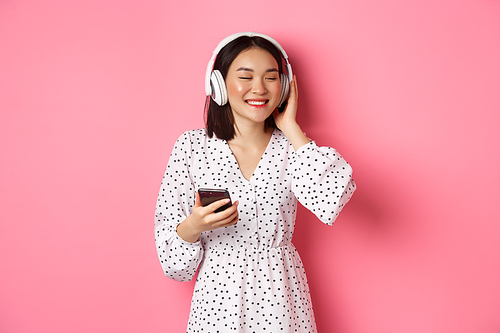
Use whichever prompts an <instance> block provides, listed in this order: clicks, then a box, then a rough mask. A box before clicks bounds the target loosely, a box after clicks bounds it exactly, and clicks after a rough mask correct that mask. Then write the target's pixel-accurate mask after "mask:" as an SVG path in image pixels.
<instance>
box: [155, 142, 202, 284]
mask: <svg viewBox="0 0 500 333" xmlns="http://www.w3.org/2000/svg"><path fill="white" fill-rule="evenodd" d="M191 152H192V149H191V141H190V135H189V133H188V132H186V133H184V134H183V135H181V136H180V137H179V139H178V140H177V141H176V143H175V146H174V148H173V150H172V153H171V155H170V159H169V161H168V165H167V168H166V171H165V175H164V176H163V180H162V183H161V187H160V193H159V194H158V200H157V202H156V210H155V243H156V251H157V253H158V258H159V259H160V263H161V266H162V269H163V272H164V273H165V275H166V276H167V277H170V278H172V279H174V280H176V281H190V280H191V279H192V278H193V276H194V275H195V273H196V270H197V268H198V265H199V263H200V261H201V259H202V257H203V247H202V245H201V242H200V241H198V242H196V243H188V242H186V241H184V240H183V239H182V238H180V237H179V235H178V234H177V225H179V223H181V222H182V221H184V219H186V217H188V216H189V215H190V214H191V211H192V209H193V205H194V202H195V197H194V195H195V190H194V185H193V181H192V176H191V173H190V165H191V160H192V155H191Z"/></svg>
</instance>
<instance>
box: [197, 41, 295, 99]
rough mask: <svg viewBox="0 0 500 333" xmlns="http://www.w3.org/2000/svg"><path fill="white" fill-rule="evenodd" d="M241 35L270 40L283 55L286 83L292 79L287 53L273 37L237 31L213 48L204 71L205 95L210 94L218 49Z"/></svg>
mask: <svg viewBox="0 0 500 333" xmlns="http://www.w3.org/2000/svg"><path fill="white" fill-rule="evenodd" d="M242 36H248V37H261V38H264V39H266V40H268V41H269V42H271V43H272V44H273V45H274V46H276V48H277V49H278V50H279V51H280V52H281V55H282V56H283V59H285V62H286V72H287V73H286V77H287V79H288V84H289V83H290V82H291V81H292V78H293V74H292V66H290V63H289V62H288V55H287V54H286V52H285V50H284V49H283V48H282V47H281V45H280V44H279V43H278V42H277V41H276V40H275V39H274V38H271V37H269V36H267V35H264V34H260V33H257V32H238V33H235V34H232V35H230V36H228V37H226V38H224V39H223V40H222V41H221V42H220V43H219V45H217V47H216V48H215V50H214V51H213V53H212V58H211V59H210V61H209V62H208V66H207V70H206V72H205V93H206V95H207V96H210V95H212V86H211V84H210V80H211V76H212V70H213V68H214V62H215V58H216V57H217V55H218V54H219V52H220V50H221V49H222V48H223V47H224V46H226V45H227V44H229V43H231V42H232V41H233V40H235V39H237V38H239V37H242Z"/></svg>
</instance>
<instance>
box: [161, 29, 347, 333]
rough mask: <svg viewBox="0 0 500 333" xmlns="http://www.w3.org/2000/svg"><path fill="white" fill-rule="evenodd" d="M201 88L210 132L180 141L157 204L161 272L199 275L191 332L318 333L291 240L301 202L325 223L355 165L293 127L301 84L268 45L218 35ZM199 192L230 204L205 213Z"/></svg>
mask: <svg viewBox="0 0 500 333" xmlns="http://www.w3.org/2000/svg"><path fill="white" fill-rule="evenodd" d="M212 64H213V66H212ZM284 67H285V68H284ZM285 72H286V73H285ZM292 78H293V79H292ZM206 81H207V82H206V86H207V87H206V89H207V94H208V95H211V97H207V107H206V128H205V129H202V130H193V131H188V132H185V133H184V134H183V135H181V137H180V138H179V139H178V140H177V142H176V144H175V146H174V148H173V151H172V154H171V156H170V160H169V162H168V166H167V169H166V172H165V176H164V178H163V182H162V185H161V189H160V193H159V196H158V202H157V207H156V227H155V240H156V246H157V252H158V256H159V259H160V262H161V265H162V268H163V270H164V273H165V275H166V276H168V277H170V278H173V279H175V280H177V281H189V280H191V279H192V278H193V276H194V275H195V272H196V271H197V270H198V277H197V279H196V284H195V289H194V293H193V298H192V301H191V312H190V316H189V322H188V328H187V332H211V333H214V332H233V331H234V332H307V333H311V332H316V325H315V321H314V314H313V310H312V307H311V299H310V295H309V287H308V285H307V280H306V275H305V271H304V268H303V265H302V262H301V260H300V257H299V255H298V253H297V251H296V249H295V247H294V246H293V245H292V243H291V239H292V235H293V229H294V225H295V215H296V206H297V199H298V200H299V201H300V202H301V203H302V204H303V205H304V206H305V207H306V208H308V209H309V210H311V211H312V212H313V213H314V214H315V215H316V216H317V217H318V218H319V219H320V220H321V221H322V222H324V223H326V224H329V225H331V224H332V223H333V221H334V220H335V219H336V217H337V216H338V214H339V212H340V210H341V209H342V207H343V206H344V205H345V204H346V203H347V201H348V200H349V199H350V197H351V195H352V193H353V192H354V190H355V184H354V182H353V180H352V179H351V173H352V169H351V167H350V166H349V165H348V164H347V162H346V161H345V160H344V159H343V158H342V157H341V156H340V155H339V154H338V153H337V151H336V150H335V149H333V148H329V147H318V146H317V145H316V144H315V143H314V142H312V141H310V140H309V139H308V138H307V137H306V136H305V135H304V133H303V132H302V130H301V128H300V126H299V125H298V124H297V122H296V113H297V80H296V78H295V77H294V76H292V70H291V66H290V64H289V63H288V59H287V55H286V53H285V52H284V50H283V49H282V48H281V46H280V45H279V44H278V43H277V42H276V41H275V40H274V39H272V38H270V37H269V36H265V35H262V34H255V33H241V34H235V35H231V36H229V37H228V38H226V39H224V40H223V41H222V42H221V43H220V44H219V46H218V47H217V48H216V50H215V51H214V55H213V57H212V60H211V61H210V62H209V65H208V68H207V79H206ZM287 97H288V100H287ZM285 104H286V105H285ZM280 111H282V112H280ZM199 188H221V189H227V190H228V191H229V193H230V195H231V198H232V199H233V200H234V202H233V204H232V205H231V206H230V207H229V208H227V209H226V210H224V211H221V212H217V213H216V212H215V210H217V209H218V208H219V207H221V206H223V205H225V204H227V203H228V200H219V201H216V202H214V203H212V204H210V205H208V206H202V204H201V202H200V198H199V195H198V194H197V190H198V189H199Z"/></svg>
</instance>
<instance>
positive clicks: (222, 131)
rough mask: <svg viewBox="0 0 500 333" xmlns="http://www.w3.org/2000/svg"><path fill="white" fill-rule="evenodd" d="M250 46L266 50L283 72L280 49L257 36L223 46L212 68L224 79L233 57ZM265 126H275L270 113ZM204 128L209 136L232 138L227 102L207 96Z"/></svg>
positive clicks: (232, 120) (240, 38) (281, 72)
mask: <svg viewBox="0 0 500 333" xmlns="http://www.w3.org/2000/svg"><path fill="white" fill-rule="evenodd" d="M251 48H259V49H263V50H266V51H268V52H269V53H270V54H271V55H272V56H273V57H274V59H276V62H277V63H278V71H279V74H283V59H282V55H281V51H280V50H278V49H277V48H276V46H274V44H273V43H271V42H270V41H268V40H267V39H265V38H262V37H258V36H253V37H250V36H241V37H238V38H236V39H235V40H233V41H231V42H230V43H229V44H227V45H226V46H224V47H223V48H222V49H221V50H220V51H219V53H218V54H217V57H216V58H215V62H214V68H213V70H216V69H218V70H219V71H220V72H221V74H222V77H223V78H224V80H225V79H226V76H227V72H228V70H229V66H231V64H232V62H233V61H234V59H235V58H236V57H237V56H238V55H239V54H240V53H241V52H243V51H246V50H248V49H251ZM280 78H281V75H280ZM285 104H286V103H283V105H282V107H284V105H285ZM265 126H266V127H267V128H276V123H275V122H274V117H273V115H272V114H271V115H270V116H269V117H268V118H267V119H266V122H265ZM205 130H206V133H207V135H208V137H210V138H211V137H212V136H213V135H214V134H215V136H216V137H217V138H219V139H222V140H231V139H232V138H234V134H235V124H234V116H233V112H232V110H231V105H230V104H229V102H228V103H226V104H225V105H223V106H219V105H217V103H215V102H214V101H213V100H212V98H211V97H210V96H207V99H206V101H205Z"/></svg>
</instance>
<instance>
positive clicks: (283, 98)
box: [278, 74, 290, 107]
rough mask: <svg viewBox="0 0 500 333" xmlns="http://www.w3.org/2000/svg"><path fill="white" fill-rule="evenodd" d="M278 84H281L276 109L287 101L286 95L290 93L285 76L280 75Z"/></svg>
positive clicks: (288, 83)
mask: <svg viewBox="0 0 500 333" xmlns="http://www.w3.org/2000/svg"><path fill="white" fill-rule="evenodd" d="M280 82H281V94H280V101H279V103H278V107H280V106H281V105H282V104H283V103H284V102H285V101H286V100H287V98H288V94H289V93H290V82H288V76H287V75H286V74H281V76H280Z"/></svg>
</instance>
